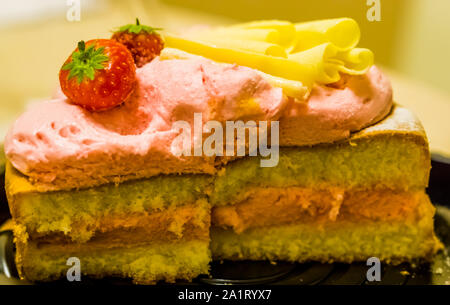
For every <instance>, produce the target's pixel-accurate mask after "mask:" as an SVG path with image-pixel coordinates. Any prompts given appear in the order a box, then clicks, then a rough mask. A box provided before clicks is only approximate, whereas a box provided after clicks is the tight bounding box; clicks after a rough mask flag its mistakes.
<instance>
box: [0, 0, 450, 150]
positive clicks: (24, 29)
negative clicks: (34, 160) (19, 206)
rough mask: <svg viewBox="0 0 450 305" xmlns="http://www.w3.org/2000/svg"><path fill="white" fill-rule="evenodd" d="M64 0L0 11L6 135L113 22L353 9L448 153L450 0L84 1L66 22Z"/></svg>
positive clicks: (367, 42)
mask: <svg viewBox="0 0 450 305" xmlns="http://www.w3.org/2000/svg"><path fill="white" fill-rule="evenodd" d="M48 1H50V0H48ZM55 1H58V0H52V1H50V2H55ZM59 1H60V3H59V6H58V7H57V8H56V9H54V10H49V9H45V10H44V11H42V12H41V13H39V14H38V13H36V12H38V11H39V10H38V9H37V7H35V8H33V7H32V6H33V5H37V4H36V3H38V1H26V0H16V2H24V3H28V9H29V10H31V11H32V12H35V13H36V14H35V15H34V16H32V17H30V16H22V17H21V18H16V19H14V18H12V17H14V16H12V15H13V14H11V13H8V12H5V10H3V11H2V13H0V19H1V20H3V21H4V20H5V16H6V17H11V16H12V17H11V18H6V19H7V22H5V21H4V22H2V23H0V37H1V45H0V122H1V123H0V136H1V137H3V135H4V133H5V131H6V128H7V126H8V125H9V124H10V123H11V121H12V120H13V119H14V118H15V117H16V116H17V115H18V114H19V113H20V112H21V111H23V109H24V107H25V105H26V104H27V103H29V102H30V101H31V102H32V101H35V100H39V99H43V98H46V97H48V96H49V95H51V94H52V92H53V91H54V90H55V85H56V84H57V81H58V78H57V75H58V70H59V68H60V66H61V64H62V62H63V61H64V60H65V58H66V57H67V56H68V55H69V54H70V52H71V51H72V50H73V49H74V48H75V45H76V42H77V41H78V40H81V39H84V40H88V39H92V38H99V37H109V36H110V35H111V30H112V29H113V28H114V27H116V26H119V25H121V24H125V23H129V22H130V21H133V19H134V18H135V17H136V16H138V17H140V19H141V21H143V22H146V23H148V24H150V25H153V26H162V27H164V28H165V29H169V30H177V29H180V28H183V27H186V26H190V25H193V24H198V23H205V24H223V23H232V22H236V21H238V22H239V21H247V20H253V19H274V18H277V19H287V20H291V21H302V20H310V19H319V18H332V17H342V16H348V17H352V18H354V19H356V20H357V21H358V22H359V24H360V26H361V30H362V39H361V43H360V45H361V46H364V47H368V48H371V49H372V50H373V51H374V52H375V55H376V61H377V63H378V64H379V65H381V66H383V67H384V69H385V71H387V72H388V73H389V74H390V75H391V78H392V82H393V84H394V93H395V98H396V100H397V101H398V102H399V103H401V104H403V105H406V106H408V107H410V108H412V109H413V110H414V111H415V112H416V114H417V115H418V116H419V117H420V118H421V120H422V121H423V123H424V125H425V127H426V129H427V132H428V134H429V137H430V142H431V147H432V150H433V152H435V153H440V154H443V155H448V156H450V119H449V118H448V116H449V115H450V98H449V96H450V85H449V84H448V82H449V80H450V78H449V76H448V73H449V71H450V60H449V59H448V55H449V54H450V18H449V17H448V16H449V15H450V1H448V0H380V2H381V18H382V20H381V21H380V22H369V21H368V20H367V18H366V12H367V10H368V8H369V7H368V6H367V5H366V0H339V1H337V0H315V1H306V0H276V1H261V0H226V1H220V0H209V1H201V0H149V1H145V0H131V1H122V0H100V1H92V0H89V1H88V0H81V21H79V22H69V21H67V19H66V11H67V9H68V7H67V6H66V1H65V0H59ZM42 2H45V1H42ZM30 3H31V4H30ZM33 3H34V4H33ZM1 14H3V18H2V16H1ZM5 14H6V15H5ZM10 19H11V20H10Z"/></svg>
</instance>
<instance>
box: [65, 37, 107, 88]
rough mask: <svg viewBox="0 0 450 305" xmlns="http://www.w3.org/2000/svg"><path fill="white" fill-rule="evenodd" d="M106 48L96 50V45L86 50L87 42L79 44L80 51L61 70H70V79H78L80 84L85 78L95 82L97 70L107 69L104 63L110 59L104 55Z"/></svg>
mask: <svg viewBox="0 0 450 305" xmlns="http://www.w3.org/2000/svg"><path fill="white" fill-rule="evenodd" d="M104 51H105V48H104V47H100V48H98V49H95V44H91V45H89V46H88V47H87V48H86V45H85V42H84V41H80V42H78V51H76V52H74V53H73V54H72V61H71V62H69V63H67V64H65V65H64V66H63V67H62V68H61V69H62V70H70V72H69V79H71V78H73V77H77V81H78V84H80V83H81V82H82V81H83V79H84V78H85V77H87V78H89V79H90V80H94V75H95V70H102V69H104V68H105V66H104V63H105V62H107V61H108V60H109V57H108V56H106V55H105V54H104Z"/></svg>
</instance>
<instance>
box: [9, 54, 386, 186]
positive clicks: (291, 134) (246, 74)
mask: <svg viewBox="0 0 450 305" xmlns="http://www.w3.org/2000/svg"><path fill="white" fill-rule="evenodd" d="M136 73H137V82H138V85H137V89H136V92H135V93H134V95H133V96H132V98H131V99H130V100H129V101H128V102H127V103H125V104H124V105H122V106H121V107H118V108H114V109H112V110H109V111H105V112H98V113H92V112H89V111H86V110H84V109H83V108H81V107H78V106H76V105H72V104H70V103H69V102H68V101H67V100H65V99H62V98H59V99H54V100H49V101H46V102H43V103H41V104H38V105H35V106H34V107H33V108H31V109H30V110H28V111H27V112H25V113H24V114H22V116H20V117H19V119H18V120H17V121H16V122H15V123H14V125H13V126H12V128H11V129H10V131H9V133H8V135H7V137H6V140H5V152H6V155H7V157H8V159H9V160H10V161H11V162H12V164H13V166H14V167H15V168H16V169H18V170H19V171H21V172H22V173H24V174H26V175H28V176H29V177H30V178H31V179H32V180H35V181H39V182H40V183H43V184H47V186H46V187H44V189H52V187H51V186H52V185H54V186H55V187H54V188H56V189H58V188H70V187H83V186H90V185H96V184H102V183H105V182H109V181H111V180H110V179H108V178H107V177H115V176H118V177H122V178H123V177H132V178H138V177H148V176H152V175H157V174H161V173H166V174H168V173H213V172H214V171H215V167H214V157H183V156H182V157H176V156H174V155H173V154H172V153H171V152H170V144H171V142H172V140H173V139H174V138H175V137H176V136H177V133H176V132H175V131H174V130H172V124H173V122H175V121H178V120H184V121H188V122H191V123H192V121H193V118H194V115H193V114H194V113H195V112H196V113H199V112H200V113H202V117H203V120H204V121H207V120H218V121H221V122H223V121H226V120H244V121H246V120H254V121H258V120H280V145H311V144H317V143H323V142H332V141H335V140H338V139H341V138H345V137H348V135H349V133H350V132H351V131H354V130H358V129H361V128H363V127H365V126H367V125H370V124H372V123H374V122H376V121H377V120H379V119H381V118H382V117H383V116H385V115H386V114H387V112H388V111H389V109H390V107H391V105H392V91H391V87H390V85H389V82H388V81H387V80H386V79H385V78H384V77H383V75H382V74H381V73H380V72H379V70H378V69H377V68H375V67H373V68H372V69H371V70H370V72H369V73H367V75H365V76H360V77H348V78H346V79H347V83H346V84H345V85H343V86H342V88H333V87H326V86H322V87H316V88H314V90H313V92H312V95H311V97H310V98H309V100H308V101H306V102H302V103H297V102H295V101H293V100H291V99H287V98H285V97H284V96H283V94H282V90H281V89H280V88H275V87H272V86H271V85H269V83H268V82H267V81H265V80H264V79H263V78H262V76H261V75H260V74H259V73H258V72H257V71H255V70H253V69H250V68H246V67H242V66H236V65H223V64H216V63H214V62H212V61H209V60H207V59H203V58H197V59H189V60H164V61H160V60H159V59H155V60H153V61H152V62H151V63H149V64H147V65H145V66H144V67H142V68H140V69H138V70H137V72H136ZM125 179H126V178H125Z"/></svg>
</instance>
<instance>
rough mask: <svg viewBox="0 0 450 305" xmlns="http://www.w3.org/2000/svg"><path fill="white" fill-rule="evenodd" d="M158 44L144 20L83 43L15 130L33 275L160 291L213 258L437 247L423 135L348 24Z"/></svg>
mask: <svg viewBox="0 0 450 305" xmlns="http://www.w3.org/2000/svg"><path fill="white" fill-rule="evenodd" d="M135 35H144V36H149V37H147V38H150V39H147V40H146V41H147V42H151V41H153V43H155V45H152V44H151V43H150V45H145V46H142V45H140V46H139V47H136V46H135V45H134V44H133V43H134V41H135V40H133V39H132V38H133V37H135ZM164 38H165V44H166V48H164V49H162V50H161V48H162V44H161V41H162V40H161V38H160V37H159V35H158V34H157V33H156V32H155V29H152V28H150V27H147V26H143V25H141V24H139V23H137V24H136V25H128V26H125V27H122V28H121V29H120V31H119V33H116V34H115V35H114V36H113V39H112V40H108V39H98V40H92V41H88V42H86V43H85V42H83V41H82V42H79V44H78V48H77V49H76V50H75V51H74V52H73V53H72V54H71V56H70V57H69V58H68V59H67V61H66V62H65V64H64V65H63V67H62V69H61V71H60V83H61V89H62V92H60V93H59V94H58V95H57V97H56V98H55V99H52V100H48V101H45V102H42V103H40V104H37V105H35V106H34V107H32V108H31V109H29V110H28V111H27V112H25V113H24V114H23V115H22V116H20V117H19V118H18V119H17V121H16V122H15V123H14V124H13V126H12V127H11V129H10V131H9V133H8V135H7V137H6V140H5V152H6V155H7V159H8V163H7V168H6V192H7V196H8V202H9V206H10V210H11V213H12V216H13V221H14V234H15V242H16V246H17V255H16V260H17V266H18V270H19V274H20V276H21V277H22V278H25V279H28V280H31V281H48V280H53V279H58V278H63V277H64V276H65V275H66V272H67V271H68V269H69V268H70V266H69V265H67V262H68V260H69V259H70V258H73V257H76V258H78V259H79V261H80V263H81V265H80V268H81V272H82V274H84V275H88V276H92V277H105V276H119V277H126V278H132V279H133V280H134V282H136V283H155V282H157V281H159V280H165V281H168V282H174V281H175V280H177V279H182V280H192V279H194V278H195V277H197V276H198V275H200V274H207V273H208V271H209V263H210V261H211V260H212V259H214V258H216V259H232V260H235V259H250V260H265V259H268V260H287V261H296V262H303V261H309V260H316V261H322V262H332V261H339V262H353V261H364V260H366V259H367V258H369V257H372V256H376V257H378V258H380V259H381V260H383V261H386V262H392V263H398V262H409V261H415V260H419V259H430V258H431V257H432V255H433V254H434V253H435V252H436V251H437V250H438V249H439V247H440V243H439V241H438V240H437V239H436V237H435V235H434V231H433V215H434V208H433V206H432V204H431V203H430V201H429V199H428V197H427V195H426V194H425V188H426V186H427V183H428V176H429V169H430V153H429V150H428V143H427V139H426V136H425V133H424V131H423V128H422V127H421V125H420V123H419V122H418V121H417V119H416V118H415V117H414V116H413V115H412V114H411V113H410V112H409V111H408V110H406V109H404V108H402V107H400V106H396V105H394V104H393V101H392V89H391V87H390V84H389V81H388V80H387V79H386V77H385V76H384V75H383V73H382V72H381V71H380V70H379V69H378V68H377V67H375V66H373V65H372V64H373V54H372V53H371V51H370V50H367V49H362V48H357V47H356V45H357V43H358V41H359V28H358V25H357V24H356V23H355V22H354V21H353V20H351V19H348V18H342V19H332V20H322V21H315V22H308V23H299V24H292V23H290V22H286V21H258V22H251V23H246V24H241V25H235V26H231V27H224V28H217V29H202V30H194V31H189V32H187V33H184V35H182V36H177V35H172V34H169V33H166V35H164ZM129 39H131V40H129ZM118 41H119V42H120V43H119V42H118ZM125 46H126V47H125ZM127 48H128V49H127ZM155 50H158V52H156V53H158V54H159V53H160V54H159V56H158V54H156V53H154V52H155ZM159 51H161V52H159ZM133 60H134V61H135V62H136V64H137V65H138V67H137V68H136V67H135V66H134V64H133ZM230 123H231V124H232V126H234V129H233V128H232V129H231V134H229V133H228V132H229V131H228V129H227V127H228V126H229V125H230ZM240 123H241V125H240ZM236 126H237V127H236ZM239 126H243V127H244V128H243V130H240V129H239ZM239 130H240V131H242V134H240V131H239ZM219 131H221V132H219ZM253 131H255V133H253ZM235 132H236V133H235ZM251 135H256V136H257V140H258V143H259V146H257V147H256V148H255V147H254V146H253V144H255V142H252V141H253V140H254V138H251ZM252 139H253V140H252ZM252 143H253V144H252ZM261 143H263V144H265V146H266V147H265V149H263V148H264V145H262V146H261ZM180 147H181V149H180ZM230 147H231V149H229V148H230ZM205 148H209V149H205ZM241 148H243V149H242V150H240V149H241ZM239 152H243V154H240V153H239ZM267 152H269V153H267ZM258 153H260V154H259V156H254V154H256V155H258ZM268 158H270V159H271V161H273V162H271V163H270V165H268V163H267V162H266V163H265V162H263V161H267V160H268Z"/></svg>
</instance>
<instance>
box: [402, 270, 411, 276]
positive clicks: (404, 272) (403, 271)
mask: <svg viewBox="0 0 450 305" xmlns="http://www.w3.org/2000/svg"><path fill="white" fill-rule="evenodd" d="M400 274H401V275H403V276H407V275H409V271H406V270H402V271H400Z"/></svg>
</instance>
